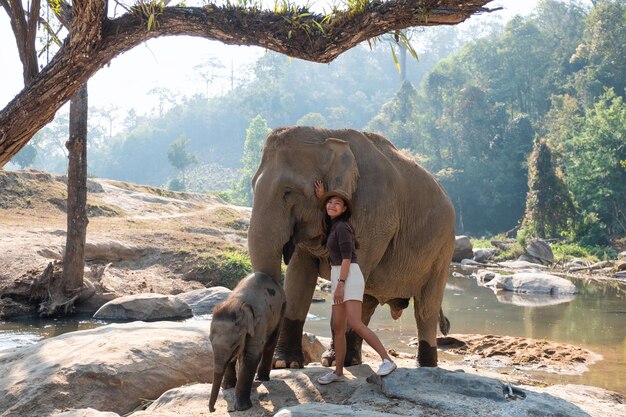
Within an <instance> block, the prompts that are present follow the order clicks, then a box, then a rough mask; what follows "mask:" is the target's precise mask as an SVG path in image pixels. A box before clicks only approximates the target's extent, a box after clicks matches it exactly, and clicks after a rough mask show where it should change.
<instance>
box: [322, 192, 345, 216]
mask: <svg viewBox="0 0 626 417" xmlns="http://www.w3.org/2000/svg"><path fill="white" fill-rule="evenodd" d="M346 210H348V206H346V203H345V202H344V201H343V199H342V198H339V197H331V198H329V199H328V201H327V202H326V214H328V216H329V217H330V218H331V219H336V218H337V217H339V216H341V215H342V214H343V213H345V212H346Z"/></svg>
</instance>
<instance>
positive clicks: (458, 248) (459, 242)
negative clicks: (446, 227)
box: [452, 236, 474, 262]
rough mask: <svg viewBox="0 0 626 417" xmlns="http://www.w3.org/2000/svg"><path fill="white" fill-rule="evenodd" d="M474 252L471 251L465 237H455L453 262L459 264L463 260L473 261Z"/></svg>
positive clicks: (470, 246)
mask: <svg viewBox="0 0 626 417" xmlns="http://www.w3.org/2000/svg"><path fill="white" fill-rule="evenodd" d="M473 258H474V251H473V250H472V242H471V241H470V239H469V238H468V237H467V236H457V237H456V239H455V247H454V255H452V261H453V262H461V261H462V260H463V259H473Z"/></svg>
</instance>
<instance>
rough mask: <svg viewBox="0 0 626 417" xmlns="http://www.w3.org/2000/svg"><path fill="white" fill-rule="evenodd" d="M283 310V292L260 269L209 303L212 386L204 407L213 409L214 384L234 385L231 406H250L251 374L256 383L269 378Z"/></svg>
mask: <svg viewBox="0 0 626 417" xmlns="http://www.w3.org/2000/svg"><path fill="white" fill-rule="evenodd" d="M284 311H285V293H284V290H283V288H282V287H281V285H280V283H279V282H277V281H276V280H275V279H274V278H272V277H270V276H269V275H267V274H264V273H260V272H257V273H254V274H250V275H248V276H247V277H246V278H244V279H243V280H241V281H240V282H239V284H238V285H237V286H236V287H235V289H234V290H233V291H232V292H231V293H230V294H229V296H228V298H226V299H225V300H224V301H223V302H221V303H220V304H218V305H217V306H216V307H215V309H214V310H213V318H212V321H211V334H210V339H211V345H212V347H213V385H212V387H211V399H210V400H209V411H211V412H213V411H215V401H216V400H217V396H218V394H219V391H220V385H221V386H222V387H223V388H225V389H227V388H232V387H235V410H247V409H248V408H250V407H252V402H251V401H250V391H251V389H252V383H253V380H254V375H255V373H256V374H257V379H259V380H261V381H268V380H269V379H270V371H271V369H272V356H273V354H274V349H275V347H276V342H277V340H278V332H279V326H280V320H281V318H282V317H283V314H284ZM222 380H223V383H222Z"/></svg>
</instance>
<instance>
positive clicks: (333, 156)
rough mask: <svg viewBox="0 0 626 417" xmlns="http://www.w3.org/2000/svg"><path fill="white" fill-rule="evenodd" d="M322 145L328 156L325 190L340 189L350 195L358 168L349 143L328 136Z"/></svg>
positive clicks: (356, 178)
mask: <svg viewBox="0 0 626 417" xmlns="http://www.w3.org/2000/svg"><path fill="white" fill-rule="evenodd" d="M323 146H324V149H325V154H326V155H327V156H328V158H327V161H328V163H327V165H326V173H325V179H326V181H325V182H326V184H328V189H327V190H326V191H337V190H341V191H343V192H345V193H346V194H347V195H348V196H350V197H352V194H353V193H354V191H355V190H356V184H357V180H358V178H359V169H358V167H357V165H356V158H355V157H354V154H353V153H352V150H351V149H350V145H349V144H348V142H346V141H345V140H341V139H336V138H328V139H326V141H324V145H323Z"/></svg>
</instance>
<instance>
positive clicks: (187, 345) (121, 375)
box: [0, 320, 213, 417]
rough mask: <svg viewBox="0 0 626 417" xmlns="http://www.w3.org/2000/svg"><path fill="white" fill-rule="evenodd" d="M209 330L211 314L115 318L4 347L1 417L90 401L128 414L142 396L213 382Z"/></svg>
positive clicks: (78, 405)
mask: <svg viewBox="0 0 626 417" xmlns="http://www.w3.org/2000/svg"><path fill="white" fill-rule="evenodd" d="M209 333H210V321H207V320H205V321H192V322H185V323H180V322H165V321H162V322H156V323H145V322H135V323H124V324H110V325H107V326H102V327H98V328H97V329H91V330H83V331H80V332H71V333H65V334H63V335H60V336H56V337H53V338H50V339H46V340H43V341H41V342H39V343H37V344H35V345H31V346H28V347H26V348H21V349H16V350H14V351H12V352H7V353H4V354H2V355H0V375H2V378H0V410H3V411H4V414H2V416H19V417H35V416H36V417H40V416H46V415H52V414H54V413H55V412H62V411H65V410H67V409H70V408H74V409H82V408H88V407H91V408H94V409H96V410H100V411H112V412H115V413H118V414H120V415H123V414H127V413H129V412H130V411H133V410H134V409H135V408H136V407H137V406H138V405H139V404H140V401H141V399H142V398H157V397H158V396H159V395H161V394H162V393H163V392H164V391H166V390H168V389H171V388H174V387H178V386H181V385H184V384H187V383H190V382H196V381H199V382H210V381H211V380H212V377H213V366H212V365H213V350H212V348H211V341H210V339H209ZM0 412H2V411H0ZM78 415H80V414H78Z"/></svg>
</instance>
